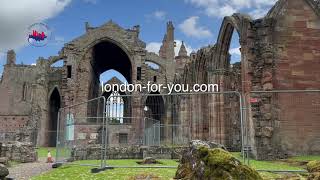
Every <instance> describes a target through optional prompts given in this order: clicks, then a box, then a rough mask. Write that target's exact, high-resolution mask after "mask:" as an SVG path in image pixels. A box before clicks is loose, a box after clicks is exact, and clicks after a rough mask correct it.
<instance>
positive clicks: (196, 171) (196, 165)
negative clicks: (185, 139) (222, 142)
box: [176, 146, 262, 180]
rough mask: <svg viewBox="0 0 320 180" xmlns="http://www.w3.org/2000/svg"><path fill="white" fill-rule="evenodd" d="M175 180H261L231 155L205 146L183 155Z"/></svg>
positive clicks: (219, 149) (191, 149)
mask: <svg viewBox="0 0 320 180" xmlns="http://www.w3.org/2000/svg"><path fill="white" fill-rule="evenodd" d="M176 178H177V179H202V180H211V179H219V180H242V179H243V180H260V179H261V180H262V178H261V176H260V175H259V174H258V172H257V171H255V170H254V169H251V168H250V167H248V166H246V165H243V164H242V163H241V162H240V161H239V160H238V159H237V158H235V157H234V156H233V155H232V154H231V153H229V152H227V151H225V150H223V149H221V148H213V149H210V148H208V147H205V146H200V147H197V148H194V147H193V148H190V150H189V151H188V152H186V153H184V155H183V158H182V161H181V164H180V165H179V167H178V170H177V172H176Z"/></svg>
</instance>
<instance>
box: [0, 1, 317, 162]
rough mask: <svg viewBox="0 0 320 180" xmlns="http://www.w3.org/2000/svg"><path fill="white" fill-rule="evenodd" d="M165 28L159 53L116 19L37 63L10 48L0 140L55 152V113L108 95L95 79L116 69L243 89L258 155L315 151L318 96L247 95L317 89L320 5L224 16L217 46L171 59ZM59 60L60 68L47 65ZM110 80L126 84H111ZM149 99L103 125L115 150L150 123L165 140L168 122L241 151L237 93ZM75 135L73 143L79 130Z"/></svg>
mask: <svg viewBox="0 0 320 180" xmlns="http://www.w3.org/2000/svg"><path fill="white" fill-rule="evenodd" d="M166 26H167V27H166V28H167V30H166V34H165V35H164V38H163V41H162V46H161V49H160V51H159V55H158V54H155V53H152V52H148V51H147V50H146V43H145V42H143V41H142V40H140V39H139V33H140V26H134V27H132V28H130V29H124V28H122V27H121V26H119V25H118V24H116V23H115V22H113V21H109V22H107V23H105V24H103V25H102V26H100V27H91V26H90V25H89V23H86V24H85V33H84V34H83V35H82V36H80V37H77V38H75V39H74V40H72V41H71V42H68V43H66V44H65V45H64V47H63V48H62V49H61V51H60V52H59V54H58V55H56V56H51V57H50V58H48V59H44V58H39V59H38V60H37V63H36V65H20V64H16V57H15V52H14V51H9V52H8V53H7V63H6V65H5V66H4V72H3V75H2V78H1V82H0V136H1V137H2V138H10V139H14V140H19V141H31V142H33V143H34V144H35V145H38V146H55V145H56V136H57V134H56V130H57V127H58V123H57V119H58V111H59V109H60V108H62V107H68V106H72V105H75V104H78V103H82V102H86V101H88V100H90V99H94V98H97V97H99V96H104V97H106V99H108V97H109V96H110V95H111V93H104V92H101V90H100V89H101V88H100V84H101V82H100V80H99V77H100V74H102V73H103V72H106V71H108V70H111V69H113V70H116V71H118V72H119V73H121V74H122V75H123V76H124V77H125V78H126V80H127V82H128V83H132V84H139V83H140V84H146V83H147V82H148V81H151V82H154V83H161V84H168V83H175V84H178V83H183V84H190V85H192V84H195V83H198V84H219V85H220V92H229V91H230V92H234V91H236V92H239V94H241V97H242V98H243V101H242V102H243V107H244V108H243V111H244V112H245V114H246V117H245V118H244V120H245V122H246V123H245V125H246V128H247V130H248V131H247V132H248V133H247V134H246V137H248V139H249V141H250V142H249V143H250V146H251V148H252V154H253V155H254V157H255V158H258V159H273V158H278V157H282V156H285V155H296V154H304V153H308V154H312V153H319V152H320V133H319V129H320V121H319V120H320V114H319V111H316V110H319V108H320V100H319V98H320V97H319V94H299V96H301V98H303V99H304V101H301V102H292V101H291V97H294V96H296V94H276V95H275V94H271V93H270V94H268V93H253V92H254V91H274V90H305V89H309V90H310V89H319V88H320V70H319V69H320V1H319V0H279V1H278V2H277V3H276V4H275V5H274V7H273V8H272V9H271V10H270V11H269V12H268V14H267V15H266V16H265V17H264V18H262V19H252V18H251V17H250V16H248V15H245V14H239V13H236V14H233V15H232V16H228V17H225V18H224V19H223V22H222V25H221V27H220V32H219V35H218V38H217V40H216V43H215V44H212V45H209V46H207V47H203V48H201V49H200V50H198V52H193V53H191V54H188V53H187V50H186V47H185V46H184V45H183V44H182V46H181V48H180V51H179V55H178V56H175V52H174V47H175V42H174V41H175V37H174V25H173V23H172V22H168V23H167V24H166ZM233 32H236V33H238V35H239V37H240V39H239V42H240V45H241V63H237V64H230V54H229V46H230V41H231V37H232V34H233ZM297 42H299V43H297ZM58 61H63V66H62V67H53V66H52V64H54V63H56V62H58ZM150 63H151V64H153V65H154V64H155V65H156V66H157V68H155V67H153V66H150ZM108 83H123V82H121V81H120V80H119V79H117V78H113V79H111V80H110V81H109V82H108ZM139 93H140V94H139ZM149 93H150V92H136V93H134V95H135V96H132V97H130V98H123V101H124V102H123V106H124V112H123V119H122V122H121V123H118V124H117V123H115V124H110V127H109V128H108V133H109V134H108V138H109V139H108V141H109V142H111V144H113V145H117V143H120V144H121V142H122V143H123V142H125V143H126V144H129V145H130V144H132V145H139V144H141V140H142V139H143V138H144V133H145V132H144V128H142V125H141V124H143V121H144V120H145V119H144V118H145V117H148V118H152V119H156V120H157V121H159V122H160V124H163V125H164V126H165V127H167V128H164V129H163V130H161V132H160V133H161V135H160V136H161V140H165V139H172V138H173V136H176V134H175V135H174V134H172V133H171V131H170V130H168V128H170V127H171V128H172V127H173V126H170V124H171V125H180V126H181V127H188V132H187V133H186V134H183V133H185V132H180V133H182V134H180V135H181V136H184V135H185V136H188V139H203V140H210V141H215V142H219V143H222V144H224V145H225V146H226V147H227V148H230V149H236V150H239V149H240V147H239V146H240V144H241V143H240V141H241V138H240V137H241V135H240V133H241V132H240V117H241V112H240V105H239V97H238V96H237V94H232V93H231V94H206V95H194V96H192V95H189V96H187V95H181V96H161V94H166V93H167V92H165V91H164V92H158V93H153V94H158V95H157V96H145V94H147V95H148V94H149ZM120 94H121V95H127V96H130V94H126V93H125V92H124V93H120ZM151 94H152V93H151ZM159 94H160V95H159ZM252 99H254V101H253V100H252ZM310 102H311V103H310ZM145 107H148V108H149V109H150V110H151V113H150V114H148V113H145V112H144V108H145ZM72 111H73V112H71V113H72V114H73V116H74V117H75V119H76V117H96V116H97V114H99V113H101V112H100V111H101V107H100V109H99V108H98V106H97V104H95V105H93V104H90V103H89V104H88V105H87V106H81V108H79V109H77V110H76V111H75V110H72ZM126 117H127V118H126ZM79 121H82V123H87V124H88V127H86V128H85V129H82V132H81V138H82V139H90V138H92V136H91V134H93V133H98V132H99V128H96V127H95V128H90V127H89V125H90V123H91V122H90V119H89V118H88V119H81V120H79ZM60 125H61V124H60ZM301 127H303V128H301ZM74 136H75V137H74V138H75V139H77V138H78V134H77V131H75V135H74ZM93 139H94V138H93Z"/></svg>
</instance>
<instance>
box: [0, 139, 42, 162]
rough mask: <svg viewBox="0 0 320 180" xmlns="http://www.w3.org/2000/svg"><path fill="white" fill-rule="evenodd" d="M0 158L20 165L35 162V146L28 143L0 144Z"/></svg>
mask: <svg viewBox="0 0 320 180" xmlns="http://www.w3.org/2000/svg"><path fill="white" fill-rule="evenodd" d="M0 157H6V158H8V160H10V161H16V162H21V163H27V162H35V161H37V160H38V154H37V151H36V149H35V146H34V145H32V143H30V142H18V141H11V142H5V143H3V142H2V143H0Z"/></svg>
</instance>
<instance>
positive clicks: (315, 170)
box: [307, 161, 320, 180]
mask: <svg viewBox="0 0 320 180" xmlns="http://www.w3.org/2000/svg"><path fill="white" fill-rule="evenodd" d="M307 170H308V172H309V173H310V174H309V176H308V180H320V161H310V162H309V163H308V164H307Z"/></svg>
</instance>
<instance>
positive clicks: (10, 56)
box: [7, 50, 16, 65]
mask: <svg viewBox="0 0 320 180" xmlns="http://www.w3.org/2000/svg"><path fill="white" fill-rule="evenodd" d="M15 63H16V53H15V52H14V50H9V51H8V52H7V64H8V65H13V64H15Z"/></svg>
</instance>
